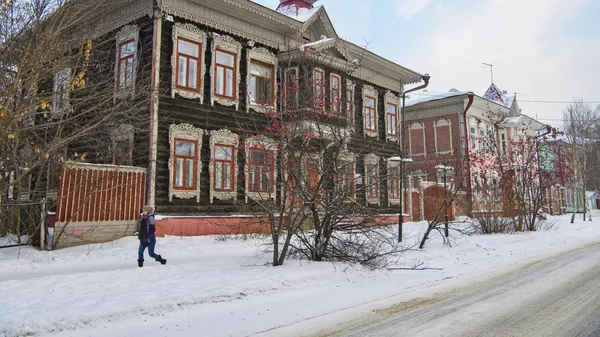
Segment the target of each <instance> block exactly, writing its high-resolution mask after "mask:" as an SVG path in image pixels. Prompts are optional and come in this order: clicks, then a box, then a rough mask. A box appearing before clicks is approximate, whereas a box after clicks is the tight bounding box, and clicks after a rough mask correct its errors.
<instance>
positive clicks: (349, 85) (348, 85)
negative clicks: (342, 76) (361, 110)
mask: <svg viewBox="0 0 600 337" xmlns="http://www.w3.org/2000/svg"><path fill="white" fill-rule="evenodd" d="M348 89H350V90H351V91H352V97H350V99H351V100H352V110H351V111H350V116H351V119H352V120H351V122H350V123H347V127H348V128H349V129H350V130H354V123H356V102H354V95H355V94H356V84H354V82H352V81H351V80H346V90H348ZM345 97H346V92H345V91H344V98H345ZM349 103H350V102H348V101H347V100H346V104H349ZM346 109H347V106H344V114H345V113H346Z"/></svg>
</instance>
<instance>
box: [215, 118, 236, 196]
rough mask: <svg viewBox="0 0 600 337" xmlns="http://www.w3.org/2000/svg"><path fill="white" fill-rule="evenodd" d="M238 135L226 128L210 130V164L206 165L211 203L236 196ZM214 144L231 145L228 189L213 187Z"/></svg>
mask: <svg viewBox="0 0 600 337" xmlns="http://www.w3.org/2000/svg"><path fill="white" fill-rule="evenodd" d="M239 141H240V136H238V135H237V134H236V133H234V132H232V131H230V130H227V129H221V130H214V131H211V132H210V152H211V157H210V164H209V166H208V170H209V173H210V203H211V204H212V203H213V200H214V199H215V198H216V199H219V200H236V199H237V198H236V197H237V177H238V172H239V169H238V165H237V153H238V150H237V149H238V146H239ZM216 145H225V146H232V147H233V154H232V155H233V176H232V177H231V185H232V186H231V187H232V189H231V190H230V191H225V190H216V189H215V174H216V166H215V163H216V161H215V146H216Z"/></svg>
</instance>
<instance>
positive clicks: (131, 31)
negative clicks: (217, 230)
mask: <svg viewBox="0 0 600 337" xmlns="http://www.w3.org/2000/svg"><path fill="white" fill-rule="evenodd" d="M139 38H140V28H139V27H138V26H133V25H127V26H125V27H123V28H121V30H120V31H119V32H118V33H117V37H116V55H115V76H114V77H115V85H114V88H115V98H122V97H127V96H131V97H133V96H134V95H135V83H136V78H137V65H138V57H137V56H138V43H139ZM128 40H133V47H134V48H133V79H132V83H131V87H128V88H119V62H120V60H119V56H120V45H121V43H123V42H125V41H128Z"/></svg>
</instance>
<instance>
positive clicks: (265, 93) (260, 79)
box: [249, 60, 275, 106]
mask: <svg viewBox="0 0 600 337" xmlns="http://www.w3.org/2000/svg"><path fill="white" fill-rule="evenodd" d="M273 77H274V74H273V65H270V64H267V63H264V62H259V61H256V60H251V61H250V88H249V95H250V101H251V102H253V103H256V104H261V105H269V106H271V105H273V92H274V91H275V88H274V85H275V82H274V81H273Z"/></svg>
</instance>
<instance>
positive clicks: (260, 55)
mask: <svg viewBox="0 0 600 337" xmlns="http://www.w3.org/2000/svg"><path fill="white" fill-rule="evenodd" d="M252 60H255V61H258V62H262V63H266V64H268V65H270V66H272V67H273V78H272V82H273V93H272V96H271V97H272V99H271V105H268V106H263V105H261V104H258V103H254V102H252V100H251V99H250V94H249V93H246V112H249V111H250V109H252V110H254V111H256V112H262V113H268V112H275V111H277V93H278V85H277V64H278V60H277V56H276V55H275V54H273V53H272V52H271V51H269V50H268V49H266V48H262V47H255V48H250V49H248V55H247V68H248V69H247V71H246V79H247V82H248V83H246V88H248V89H249V88H250V78H251V76H252V74H251V73H250V72H251V69H250V63H251V62H252Z"/></svg>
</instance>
